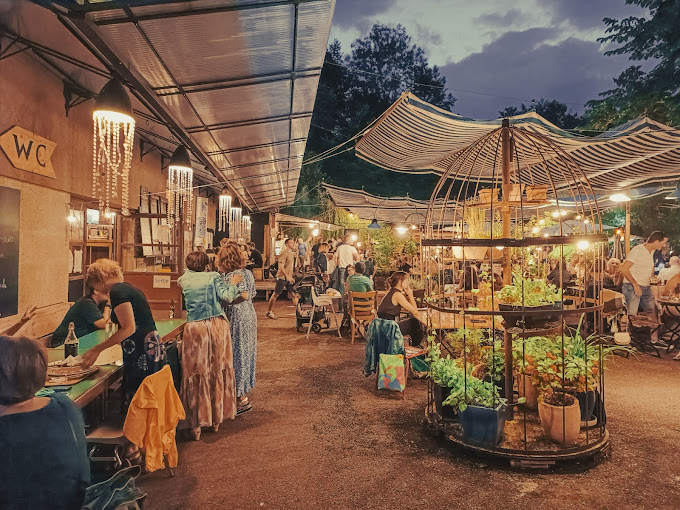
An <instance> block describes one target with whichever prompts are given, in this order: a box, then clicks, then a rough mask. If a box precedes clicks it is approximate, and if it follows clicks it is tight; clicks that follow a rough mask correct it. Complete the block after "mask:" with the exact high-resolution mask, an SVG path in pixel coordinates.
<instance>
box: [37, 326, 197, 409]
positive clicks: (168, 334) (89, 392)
mask: <svg viewBox="0 0 680 510" xmlns="http://www.w3.org/2000/svg"><path fill="white" fill-rule="evenodd" d="M185 322H186V320H185V319H164V320H156V330H157V331H158V335H159V336H160V337H161V338H162V340H163V341H167V340H171V339H172V338H174V337H175V336H177V335H178V334H179V332H180V331H181V327H182V325H183V324H184V323H185ZM106 338H107V336H106V331H104V330H103V329H100V330H97V331H94V332H92V333H89V334H87V335H84V336H83V337H81V338H79V339H78V354H80V355H81V356H82V355H83V354H85V352H87V351H88V350H89V349H90V348H91V347H94V346H95V345H98V344H100V343H102V342H103V341H104V340H106ZM62 359H64V346H63V345H62V346H60V347H55V348H52V349H47V361H48V362H52V361H58V360H62ZM122 370H123V367H122V366H118V365H102V366H100V367H99V370H97V371H96V372H95V373H93V374H92V375H90V376H88V377H86V378H85V379H83V380H82V381H80V382H78V383H76V384H74V385H72V386H71V389H69V390H68V391H66V392H64V394H65V395H66V396H67V397H69V398H70V399H71V400H73V402H74V403H76V404H77V405H78V406H80V407H85V406H86V405H88V404H89V403H90V402H92V401H93V400H94V399H96V398H97V397H98V396H100V395H102V394H104V393H105V392H106V391H107V390H108V389H109V388H110V387H111V385H112V384H114V383H115V382H116V381H118V379H120V378H121V376H122Z"/></svg>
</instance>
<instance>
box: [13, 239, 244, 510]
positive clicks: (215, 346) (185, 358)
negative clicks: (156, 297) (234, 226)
mask: <svg viewBox="0 0 680 510" xmlns="http://www.w3.org/2000/svg"><path fill="white" fill-rule="evenodd" d="M245 248H246V249H244V247H241V246H239V245H237V244H236V243H232V242H227V243H224V245H223V246H222V247H221V248H220V250H219V251H218V252H217V254H216V256H215V260H214V261H211V260H210V257H209V256H208V254H207V253H206V252H204V251H202V250H201V251H195V252H192V253H190V254H189V255H187V257H186V267H187V270H186V271H185V272H184V274H183V275H182V276H180V278H179V279H178V285H179V286H180V288H181V290H182V295H183V301H184V303H185V307H186V310H187V320H186V324H185V326H184V333H183V338H182V342H181V344H180V351H181V355H180V357H181V368H182V376H181V383H180V392H179V394H180V398H181V402H182V405H183V406H184V410H185V413H186V419H185V420H183V421H181V422H180V424H179V425H178V429H187V430H188V432H189V435H190V437H191V438H193V439H194V440H199V439H200V437H201V430H202V429H203V428H209V429H211V430H213V431H217V430H218V428H219V426H220V424H221V423H222V422H223V421H224V420H228V419H233V418H235V417H236V416H237V415H240V414H242V413H245V412H247V411H249V410H250V409H251V408H252V405H251V403H250V402H249V401H248V395H249V393H250V392H251V390H252V389H253V388H254V386H255V364H256V353H257V315H256V313H255V308H254V306H253V297H254V296H255V280H254V278H253V274H252V272H251V271H249V270H247V269H246V266H247V265H248V263H249V261H250V257H251V255H252V250H248V249H247V247H245ZM214 265H216V266H217V269H218V270H219V271H213V270H212V269H213V267H214ZM86 285H87V288H88V292H87V295H86V296H84V297H83V298H81V299H79V300H78V301H76V303H74V305H73V306H72V307H71V308H70V309H69V311H68V312H67V314H66V316H65V317H64V319H63V321H62V323H61V324H60V325H59V327H57V328H56V330H55V331H54V332H53V333H52V334H51V335H48V336H47V337H46V338H44V339H41V340H40V341H38V340H35V339H30V338H27V337H22V336H14V335H16V333H17V332H18V331H19V330H20V328H21V327H22V326H23V325H24V324H25V323H26V322H28V321H30V320H31V318H32V316H33V314H34V312H35V308H31V309H29V310H28V311H27V312H26V313H25V314H24V316H23V317H22V319H21V320H20V321H19V322H18V323H17V324H15V325H13V326H11V327H10V328H7V329H6V330H4V331H2V332H1V334H0V451H2V456H1V457H2V461H1V462H0V507H1V508H54V506H53V505H54V502H55V501H58V502H62V503H63V505H62V506H59V508H80V503H81V502H82V501H83V497H84V494H85V489H86V487H87V486H88V485H89V482H90V471H89V459H88V457H87V452H86V440H85V424H84V421H83V417H82V413H81V412H80V411H79V410H78V409H77V408H76V407H75V405H74V404H73V402H72V401H71V400H70V399H69V398H68V397H66V396H64V395H63V394H61V393H54V394H51V395H47V396H36V392H38V390H40V389H41V388H42V387H43V385H44V384H45V381H46V379H47V352H46V350H45V347H46V346H50V347H55V346H59V345H60V344H62V343H63V342H64V340H65V337H66V334H65V332H66V331H68V326H69V324H70V323H73V324H74V326H75V327H74V332H75V334H76V335H77V336H82V335H86V334H88V333H91V332H93V331H96V330H99V329H104V328H106V325H107V323H108V322H109V321H111V322H113V323H115V324H117V325H118V329H117V331H115V332H114V333H113V334H112V335H111V336H109V337H108V338H107V339H106V340H104V341H103V342H101V343H99V344H97V345H95V346H94V347H92V348H90V349H89V350H88V351H86V352H85V353H84V354H83V356H82V362H81V366H82V368H87V367H89V366H91V365H92V364H93V363H95V361H96V360H97V358H98V357H99V355H100V354H101V353H102V352H103V351H104V350H105V349H107V348H109V347H111V346H114V345H117V344H119V345H121V348H122V353H123V377H122V404H123V409H124V411H125V409H126V408H127V406H128V405H129V404H130V402H131V400H132V397H133V396H134V394H135V392H136V391H137V389H138V388H139V387H140V385H141V384H142V382H143V381H144V379H145V378H146V377H147V376H149V375H151V374H154V373H156V372H158V371H159V370H160V369H161V368H163V367H164V366H165V365H166V364H167V363H168V360H167V356H166V350H165V345H164V344H163V343H162V342H161V339H160V337H159V334H158V331H157V328H156V323H155V320H154V317H153V315H152V313H151V308H150V306H149V302H148V300H147V298H146V296H145V295H144V293H143V292H142V291H141V290H140V289H138V288H136V287H135V286H133V285H131V284H130V283H128V282H125V281H124V279H123V272H122V270H121V267H120V265H119V264H118V263H117V262H115V261H112V260H109V259H99V260H97V261H96V262H94V263H92V264H91V265H90V266H89V267H88V269H87V275H86ZM29 452H30V453H29ZM27 481H30V483H28V482H27ZM37 487H39V488H40V490H36V488H37Z"/></svg>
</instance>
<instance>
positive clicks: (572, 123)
mask: <svg viewBox="0 0 680 510" xmlns="http://www.w3.org/2000/svg"><path fill="white" fill-rule="evenodd" d="M531 103H532V104H531V106H530V107H527V106H526V105H525V104H524V103H521V104H520V106H519V107H517V106H508V107H507V108H505V109H504V110H502V111H499V112H498V113H499V114H500V116H501V117H514V116H515V115H521V114H523V113H527V112H529V111H535V112H536V113H538V114H539V115H540V116H541V117H543V118H544V119H545V120H547V121H548V122H552V123H553V124H555V125H556V126H557V127H560V128H562V129H574V128H575V127H577V126H578V125H580V124H581V122H582V121H583V119H582V118H581V117H579V116H578V115H577V114H575V113H569V111H568V108H567V105H566V104H564V103H560V102H559V101H557V100H556V99H543V98H541V99H540V100H539V101H538V102H535V101H532V102H531Z"/></svg>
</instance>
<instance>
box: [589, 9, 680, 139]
mask: <svg viewBox="0 0 680 510" xmlns="http://www.w3.org/2000/svg"><path fill="white" fill-rule="evenodd" d="M626 3H627V4H636V5H638V6H640V7H643V8H646V9H649V14H650V17H649V18H641V17H636V16H630V17H628V18H625V19H620V20H619V19H614V18H605V19H604V20H603V21H604V23H605V25H607V27H608V28H607V30H606V33H607V35H606V36H605V37H603V38H601V39H598V42H600V43H610V44H616V45H618V46H617V47H616V48H614V49H612V50H609V51H607V52H605V55H628V56H629V58H630V60H632V61H637V62H640V61H646V60H650V59H651V60H653V61H655V62H656V65H655V66H654V68H653V69H652V70H650V71H648V72H645V71H643V70H642V66H641V65H633V66H630V67H628V68H627V69H626V70H625V71H623V72H622V73H621V74H620V75H619V76H618V77H617V78H614V83H615V85H616V87H615V88H613V89H611V90H607V91H605V92H603V93H601V94H600V96H601V97H602V99H598V100H594V101H589V102H588V103H587V108H588V110H587V112H586V115H587V117H588V119H589V125H590V126H591V127H592V128H593V129H598V130H605V129H609V128H611V127H613V126H615V125H617V124H620V123H622V122H625V121H627V120H630V119H633V118H635V117H638V116H640V115H646V116H648V117H650V118H652V119H654V120H656V121H659V122H663V123H664V124H672V125H678V124H679V123H680V30H678V25H679V24H680V2H678V1H669V0H626Z"/></svg>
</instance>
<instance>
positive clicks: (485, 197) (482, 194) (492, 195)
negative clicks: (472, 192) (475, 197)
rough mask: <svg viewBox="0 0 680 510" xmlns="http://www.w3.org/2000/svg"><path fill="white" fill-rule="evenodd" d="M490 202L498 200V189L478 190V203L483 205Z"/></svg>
mask: <svg viewBox="0 0 680 510" xmlns="http://www.w3.org/2000/svg"><path fill="white" fill-rule="evenodd" d="M492 200H494V201H495V200H498V188H493V189H491V188H487V189H480V190H479V201H480V202H483V203H487V202H488V203H490V202H491V201H492Z"/></svg>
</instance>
